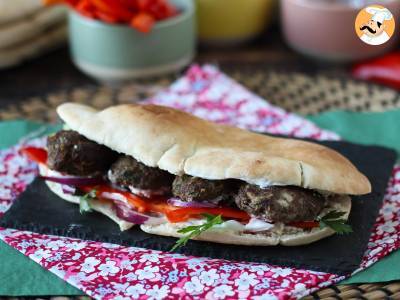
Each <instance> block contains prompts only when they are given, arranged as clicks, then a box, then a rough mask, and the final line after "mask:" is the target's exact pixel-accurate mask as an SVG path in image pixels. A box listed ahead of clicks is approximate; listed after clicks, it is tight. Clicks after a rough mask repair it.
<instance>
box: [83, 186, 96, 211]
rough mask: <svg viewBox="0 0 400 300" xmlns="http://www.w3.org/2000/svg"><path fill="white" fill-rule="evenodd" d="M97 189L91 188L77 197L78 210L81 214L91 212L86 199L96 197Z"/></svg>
mask: <svg viewBox="0 0 400 300" xmlns="http://www.w3.org/2000/svg"><path fill="white" fill-rule="evenodd" d="M96 193H97V190H96V189H93V190H91V191H89V192H88V193H86V194H85V195H83V196H81V197H79V212H80V213H81V214H84V213H88V212H92V207H91V206H90V203H89V201H88V200H90V199H94V198H96Z"/></svg>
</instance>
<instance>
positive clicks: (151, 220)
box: [114, 201, 167, 225]
mask: <svg viewBox="0 0 400 300" xmlns="http://www.w3.org/2000/svg"><path fill="white" fill-rule="evenodd" d="M114 207H115V210H116V213H117V216H118V217H119V218H121V219H122V220H125V221H127V222H130V223H134V224H137V225H141V224H147V225H158V224H162V223H166V222H167V219H166V218H165V216H162V215H157V214H153V215H148V214H142V213H139V212H137V211H136V210H134V209H133V208H132V207H131V206H130V205H127V204H125V203H123V202H121V201H115V202H114Z"/></svg>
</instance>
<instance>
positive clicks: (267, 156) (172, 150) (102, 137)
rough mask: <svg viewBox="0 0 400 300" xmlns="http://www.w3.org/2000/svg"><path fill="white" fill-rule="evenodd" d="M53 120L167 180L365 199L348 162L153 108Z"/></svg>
mask: <svg viewBox="0 0 400 300" xmlns="http://www.w3.org/2000/svg"><path fill="white" fill-rule="evenodd" d="M57 112H58V114H59V115H60V117H61V119H63V120H64V122H65V123H66V124H67V125H68V126H69V128H71V129H72V130H75V131H77V132H79V133H80V134H82V135H84V136H85V137H86V138H88V139H90V140H92V141H95V142H97V143H99V144H103V145H105V146H107V147H109V148H111V149H113V150H115V151H117V152H120V153H124V154H127V155H131V156H133V157H134V158H135V159H137V160H138V161H140V162H142V163H144V164H145V165H147V166H150V167H159V168H160V169H162V170H166V171H168V172H170V173H172V174H177V175H181V174H188V175H191V176H197V177H201V178H205V179H210V180H215V179H229V178H234V179H239V180H243V181H245V182H248V183H251V184H256V185H259V186H261V187H266V186H268V185H271V184H279V185H295V186H300V187H303V188H307V189H315V190H320V191H324V192H330V193H335V194H353V195H359V194H366V193H369V192H370V191H371V185H370V182H369V181H368V179H367V178H366V177H365V176H364V175H363V174H361V173H360V172H359V171H358V170H357V169H356V167H355V166H354V165H353V164H352V163H351V162H350V161H349V160H348V159H346V158H345V157H343V156H342V155H341V154H339V153H338V152H336V151H334V150H332V149H329V148H327V147H324V146H321V145H317V144H314V143H310V142H304V141H299V140H293V139H284V138H276V137H269V136H265V135H261V134H256V133H252V132H248V131H245V130H242V129H239V128H235V127H229V126H223V125H218V124H214V123H211V122H207V121H205V120H202V119H199V118H197V117H195V116H192V115H190V114H187V113H185V112H182V111H179V110H175V109H172V108H168V107H163V106H156V105H137V104H130V105H119V106H112V107H109V108H106V109H104V110H102V111H98V110H96V109H94V108H91V107H89V106H85V105H81V104H75V103H65V104H62V105H60V106H59V107H58V109H57Z"/></svg>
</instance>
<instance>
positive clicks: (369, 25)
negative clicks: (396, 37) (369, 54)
mask: <svg viewBox="0 0 400 300" xmlns="http://www.w3.org/2000/svg"><path fill="white" fill-rule="evenodd" d="M395 26H396V24H395V20H394V17H393V14H392V13H391V12H390V10H388V9H387V8H386V7H383V6H381V5H369V6H367V7H365V8H363V9H362V10H361V11H360V12H359V13H358V15H357V18H356V23H355V29H356V33H357V35H358V37H359V38H360V40H362V41H363V42H364V43H366V44H368V45H374V46H376V45H382V44H384V43H386V42H387V41H388V40H390V38H391V37H392V35H393V33H394V29H395Z"/></svg>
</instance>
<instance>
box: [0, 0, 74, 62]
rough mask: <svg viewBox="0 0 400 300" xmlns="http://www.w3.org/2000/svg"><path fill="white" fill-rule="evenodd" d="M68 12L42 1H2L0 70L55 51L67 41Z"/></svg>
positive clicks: (0, 9)
mask: <svg viewBox="0 0 400 300" xmlns="http://www.w3.org/2000/svg"><path fill="white" fill-rule="evenodd" d="M66 36H67V30H66V9H65V8H64V7H61V6H51V7H44V6H43V4H42V1H41V0H0V68H6V67H11V66H14V65H17V64H19V63H22V62H23V61H25V60H28V59H30V58H33V57H36V56H38V55H40V54H42V53H44V52H46V51H49V50H51V49H54V48H55V47H57V46H59V45H61V44H63V43H64V42H65V40H66Z"/></svg>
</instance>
